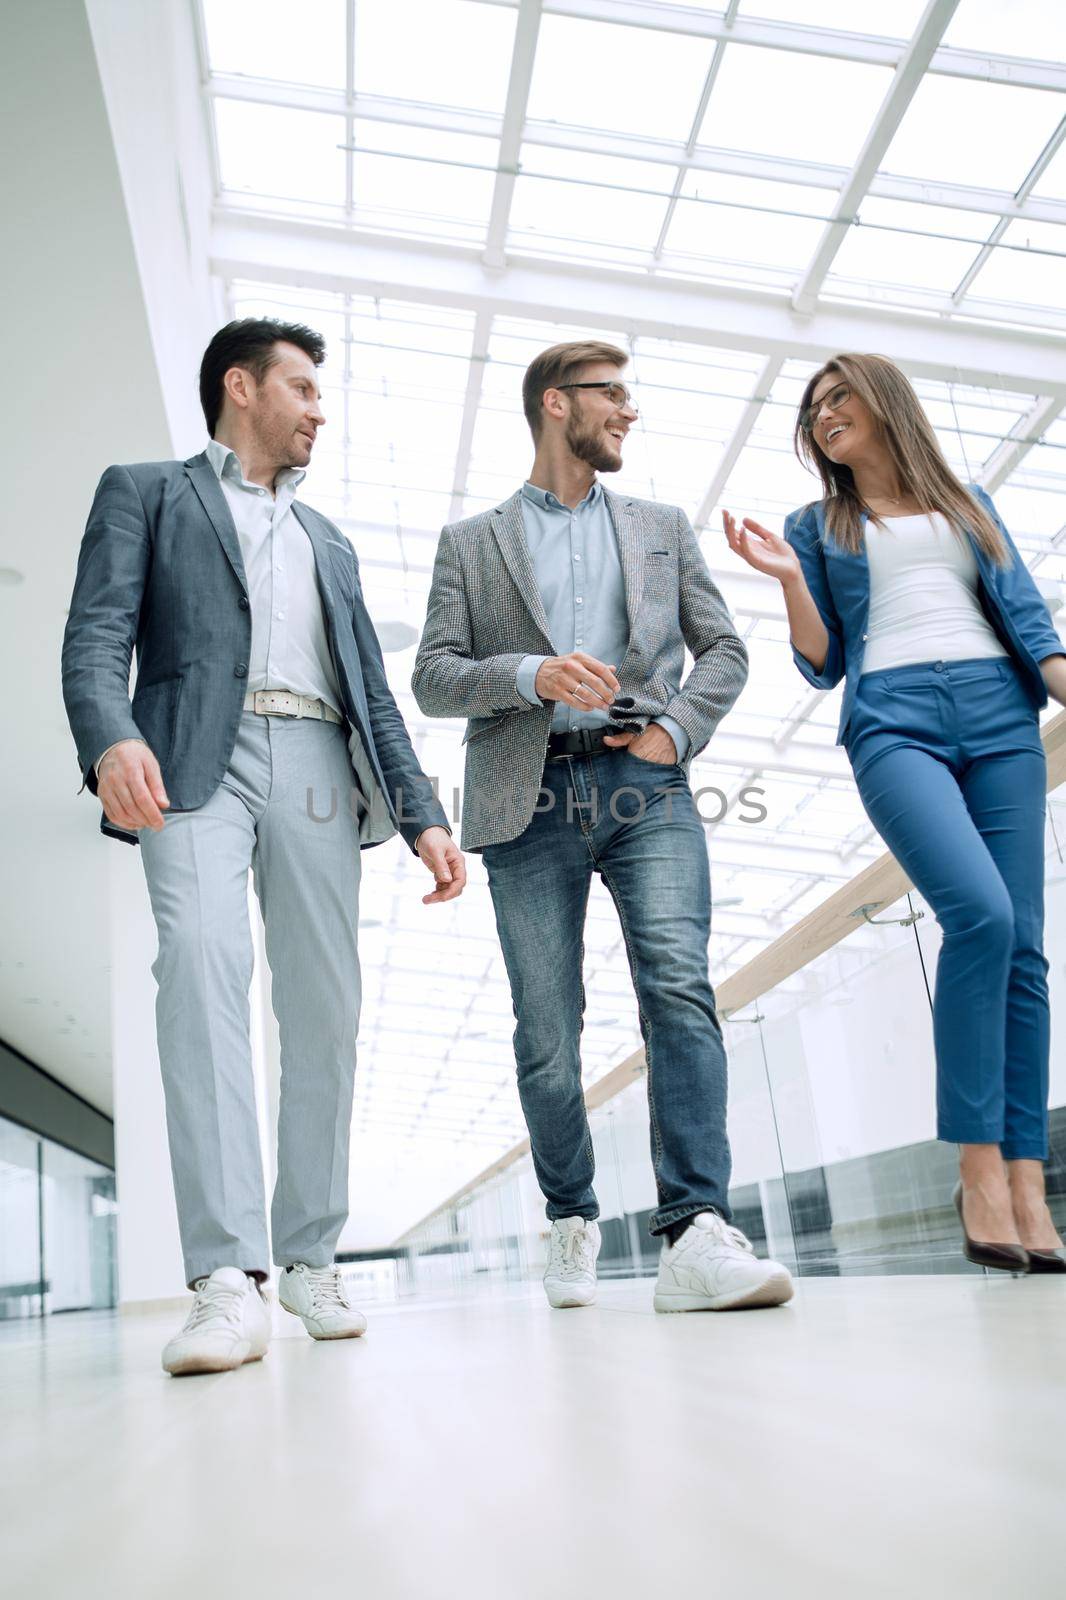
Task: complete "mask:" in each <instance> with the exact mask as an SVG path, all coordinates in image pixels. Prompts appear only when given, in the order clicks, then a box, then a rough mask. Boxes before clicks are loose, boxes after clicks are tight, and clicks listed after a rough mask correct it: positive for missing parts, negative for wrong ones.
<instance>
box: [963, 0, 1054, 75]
mask: <svg viewBox="0 0 1066 1600" xmlns="http://www.w3.org/2000/svg"><path fill="white" fill-rule="evenodd" d="M944 43H945V44H946V45H953V46H954V47H955V48H956V49H959V50H982V51H984V50H987V51H988V52H989V53H990V54H991V55H1010V56H1026V57H1029V58H1030V59H1032V60H1034V61H1056V62H1058V61H1063V60H1066V14H1064V12H1063V9H1062V5H1061V3H1060V0H1010V5H1009V6H1005V5H1004V4H1003V0H961V3H960V5H959V8H958V10H957V11H956V12H955V15H954V16H953V17H952V19H951V21H950V22H949V23H948V27H947V31H946V32H945V34H944Z"/></svg>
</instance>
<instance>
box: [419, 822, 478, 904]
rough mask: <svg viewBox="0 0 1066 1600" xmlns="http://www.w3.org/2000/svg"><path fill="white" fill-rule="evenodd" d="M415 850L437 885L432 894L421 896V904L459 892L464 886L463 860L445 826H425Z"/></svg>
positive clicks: (464, 863)
mask: <svg viewBox="0 0 1066 1600" xmlns="http://www.w3.org/2000/svg"><path fill="white" fill-rule="evenodd" d="M415 849H416V850H417V851H418V853H419V855H420V856H421V857H422V860H423V861H424V862H425V864H426V866H427V867H428V868H429V870H430V872H432V874H433V877H434V879H435V880H436V884H437V887H436V888H435V889H434V891H433V893H432V894H424V895H423V896H422V904H423V905H424V906H432V905H437V904H439V903H440V902H441V901H442V900H454V899H456V897H457V896H458V895H461V894H462V892H463V890H464V889H465V888H466V862H465V861H464V860H463V852H462V851H461V850H460V848H459V846H458V845H457V844H456V842H455V840H454V839H453V838H452V836H451V834H450V833H449V832H448V830H447V828H439V827H438V828H424V829H423V831H422V832H421V833H420V834H419V835H418V838H417V839H416V840H415Z"/></svg>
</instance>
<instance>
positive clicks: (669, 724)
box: [412, 340, 792, 1311]
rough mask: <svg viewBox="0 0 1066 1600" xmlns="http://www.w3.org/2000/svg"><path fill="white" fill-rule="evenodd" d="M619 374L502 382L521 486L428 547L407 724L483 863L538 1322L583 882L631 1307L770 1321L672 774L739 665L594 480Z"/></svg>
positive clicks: (709, 615) (686, 804) (556, 1282)
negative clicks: (598, 952) (632, 1047)
mask: <svg viewBox="0 0 1066 1600" xmlns="http://www.w3.org/2000/svg"><path fill="white" fill-rule="evenodd" d="M627 360H628V358H627V356H626V354H625V352H624V351H622V350H619V349H617V348H616V347H614V346H613V345H609V344H604V343H601V342H599V341H594V340H589V341H583V342H580V343H572V344H563V345H554V346H553V347H552V348H551V349H549V350H545V351H544V352H543V353H542V354H541V355H539V356H538V357H537V358H536V360H535V361H534V362H533V363H532V364H531V366H530V367H529V369H528V370H527V372H526V375H525V379H524V382H523V389H522V398H523V406H524V410H525V415H526V420H527V422H528V423H529V426H530V429H531V431H532V434H533V440H534V445H535V456H534V461H533V470H532V472H531V473H530V477H529V481H528V482H527V483H526V484H524V485H523V487H522V488H521V489H520V490H519V491H518V492H517V493H516V494H514V495H512V496H511V498H510V499H509V500H506V501H505V502H504V503H503V504H502V505H500V506H496V507H495V508H494V509H493V510H492V511H488V512H485V513H482V514H480V515H478V516H474V517H470V518H468V519H467V520H466V521H464V522H459V523H455V524H453V525H452V526H450V527H446V528H445V529H444V531H443V532H442V534H441V538H440V544H439V547H438V551H437V560H436V566H435V569H434V574H433V587H432V591H431V594H430V599H429V610H428V615H427V618H426V626H425V631H424V633H423V635H422V641H421V644H420V646H419V650H418V656H417V660H416V663H415V671H414V678H413V682H412V687H413V689H414V693H415V698H416V700H417V701H418V704H419V705H420V706H421V708H422V710H423V711H425V712H426V713H428V714H429V715H430V716H438V717H454V716H465V717H466V718H467V719H468V723H467V731H466V743H467V758H466V783H465V790H464V795H465V798H464V808H463V844H464V846H465V847H466V848H468V849H471V850H479V851H481V852H482V854H483V856H484V860H485V866H486V869H487V871H488V877H489V886H490V890H491V893H492V901H493V906H494V909H495V913H496V925H497V928H498V930H499V935H500V942H501V944H502V946H503V953H504V959H505V961H506V964H507V972H508V976H509V978H510V983H511V994H512V998H513V1001H514V1009H515V1016H516V1018H517V1028H516V1030H515V1036H514V1037H515V1054H516V1058H517V1065H518V1088H519V1094H520V1096H521V1100H522V1108H523V1111H524V1113H525V1117H526V1123H527V1126H528V1128H529V1135H530V1144H531V1147H532V1152H533V1163H534V1167H535V1169H536V1172H537V1177H538V1179H539V1182H540V1186H541V1189H542V1191H543V1193H544V1195H545V1198H546V1201H547V1215H548V1217H549V1219H550V1222H551V1230H550V1235H549V1242H548V1265H547V1271H546V1273H545V1279H544V1282H545V1289H546V1292H547V1296H548V1300H549V1303H550V1304H551V1305H553V1306H584V1305H589V1304H590V1303H591V1302H592V1301H593V1299H594V1298H595V1293H596V1255H597V1252H598V1250H599V1229H598V1228H597V1226H596V1221H595V1219H596V1217H597V1215H598V1214H599V1208H598V1205H597V1202H596V1196H595V1192H594V1190H593V1154H592V1141H591V1138H590V1135H589V1127H588V1120H587V1117H586V1114H585V1104H584V1099H583V1096H582V1093H581V1063H580V1056H579V1037H580V1033H581V1025H582V1014H583V1010H584V989H583V985H582V972H581V967H582V957H583V943H582V937H583V929H584V921H585V909H586V906H587V903H588V894H589V888H590V884H591V879H592V874H593V873H594V872H595V873H598V874H599V876H600V877H601V879H602V880H603V882H604V883H605V884H606V885H607V888H608V889H609V891H610V893H611V895H612V897H613V899H614V902H615V905H616V907H617V909H618V914H619V918H620V921H621V925H622V932H623V934H624V937H625V941H626V948H627V952H628V956H629V964H630V970H631V972H632V976H633V982H634V985H635V988H636V991H637V998H638V1001H639V1007H640V1022H641V1030H642V1033H643V1036H644V1044H645V1050H646V1055H647V1063H648V1100H649V1105H650V1112H651V1153H652V1164H653V1167H654V1172H655V1182H656V1190H657V1194H658V1205H657V1206H656V1208H655V1211H654V1213H653V1216H652V1221H651V1229H652V1232H653V1234H656V1235H661V1236H663V1249H662V1255H661V1259H660V1265H659V1277H658V1282H657V1284H656V1289H655V1307H656V1310H659V1311H696V1310H715V1311H717V1310H726V1309H729V1308H731V1307H734V1306H765V1305H778V1304H781V1303H782V1302H783V1301H785V1300H788V1299H789V1298H790V1297H791V1294H792V1282H791V1279H790V1277H789V1274H788V1272H787V1270H786V1269H785V1268H784V1267H782V1266H780V1265H779V1264H778V1263H777V1262H773V1261H761V1260H757V1259H756V1258H755V1256H754V1253H753V1252H752V1248H751V1245H750V1244H749V1243H748V1241H747V1240H746V1239H745V1238H744V1236H743V1234H742V1233H740V1232H739V1230H738V1229H736V1228H734V1227H732V1226H731V1223H730V1211H729V1200H728V1189H729V1173H730V1155H729V1141H728V1138H727V1134H726V1061H725V1052H724V1050H723V1047H722V1034H721V1029H720V1027H719V1023H718V1017H717V1015H716V1012H715V1003H714V994H713V992H712V990H711V986H710V983H709V982H708V977H707V940H708V937H709V934H710V875H709V871H708V862H707V846H706V841H705V837H704V833H703V828H702V824H701V822H700V819H699V816H698V814H697V811H696V807H695V803H694V801H693V797H692V793H691V790H690V788H689V783H688V776H687V772H688V764H689V762H690V761H691V759H692V757H693V756H694V755H695V754H696V753H697V752H698V751H699V750H701V749H702V748H703V746H704V745H706V743H707V741H708V740H709V739H710V737H711V735H712V733H713V732H714V730H715V728H716V727H717V725H718V723H719V722H720V720H721V718H722V717H723V716H724V715H725V713H726V712H727V711H728V710H729V708H730V707H731V706H732V704H733V702H734V701H735V700H736V698H737V695H738V694H739V693H740V690H741V688H742V687H743V684H744V681H745V678H746V676H747V656H746V652H745V650H744V646H743V643H742V642H741V640H740V639H739V638H738V636H737V634H736V631H735V629H734V628H733V624H732V621H731V619H730V616H729V612H728V610H727V609H726V606H725V603H724V602H723V600H722V597H721V595H720V594H719V592H718V590H717V588H716V587H715V585H714V583H713V582H712V580H711V577H710V574H709V572H708V571H707V567H706V564H705V563H704V560H703V557H702V556H701V554H700V550H699V546H698V544H697V542H696V538H695V535H694V534H693V531H692V529H691V527H690V526H689V523H688V520H687V518H686V517H685V515H684V513H683V512H682V511H680V510H678V509H677V507H675V506H664V505H658V504H655V503H654V502H651V501H642V500H634V499H631V498H629V497H627V496H623V495H616V494H612V493H610V492H609V491H608V490H606V489H604V488H603V486H602V484H601V483H600V482H599V479H598V478H597V473H599V472H617V471H618V469H619V468H620V467H621V465H622V445H623V441H624V439H625V436H626V433H627V432H628V430H629V428H630V426H631V425H632V423H633V421H634V419H635V417H636V415H637V410H636V406H635V404H634V403H633V400H632V396H631V395H630V393H629V391H628V389H627V388H626V386H625V384H624V383H623V382H622V381H621V372H622V369H623V368H624V367H625V366H626V364H627ZM686 645H687V647H688V649H689V650H690V651H691V653H692V656H693V658H694V664H693V666H692V669H691V671H690V672H689V674H688V676H687V677H686V678H685V679H684V681H682V675H683V670H684V663H685V647H686Z"/></svg>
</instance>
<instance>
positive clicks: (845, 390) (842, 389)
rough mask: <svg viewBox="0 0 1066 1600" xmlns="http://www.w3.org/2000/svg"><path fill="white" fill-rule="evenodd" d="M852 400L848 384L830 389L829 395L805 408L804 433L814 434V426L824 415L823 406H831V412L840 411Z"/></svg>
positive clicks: (802, 416) (803, 415)
mask: <svg viewBox="0 0 1066 1600" xmlns="http://www.w3.org/2000/svg"><path fill="white" fill-rule="evenodd" d="M850 399H851V388H850V386H849V385H848V384H846V383H838V384H837V386H836V388H835V389H830V391H829V393H828V394H823V396H822V398H821V399H820V400H815V401H813V402H812V404H811V405H809V406H805V407H804V409H803V410H802V411H801V412H800V427H801V428H802V429H803V431H804V433H813V432H814V425H815V423H816V422H817V421H818V418H819V417H820V416H821V414H822V407H823V406H825V405H827V406H829V408H830V410H831V411H839V410H840V408H841V406H843V405H847V403H848V401H849V400H850Z"/></svg>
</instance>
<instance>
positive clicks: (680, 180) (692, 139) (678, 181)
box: [652, 0, 740, 261]
mask: <svg viewBox="0 0 1066 1600" xmlns="http://www.w3.org/2000/svg"><path fill="white" fill-rule="evenodd" d="M739 7H740V0H729V4H728V5H727V6H726V10H725V21H726V22H727V23H731V22H732V21H733V20H734V18H735V17H736V14H737V11H738V9H739ZM725 46H726V41H725V40H724V39H719V40H718V43H717V44H716V45H715V47H714V55H713V56H712V57H711V64H710V66H709V67H708V68H707V76H706V78H704V80H703V90H702V92H701V94H700V98H699V104H698V105H697V107H696V115H695V116H694V117H693V119H692V128H691V131H690V132H689V136H688V141H687V143H686V145H685V157H686V160H687V159H690V158H691V156H692V153H693V151H694V150H695V148H696V143H697V141H698V139H699V136H700V129H701V128H702V127H703V119H704V117H705V116H706V115H707V107H708V105H709V104H710V99H711V93H712V91H713V89H714V86H715V84H716V83H717V81H718V74H719V72H720V71H721V70H722V62H723V60H724V59H725ZM687 171H688V168H687V167H685V166H680V167H678V169H677V174H676V176H675V178H674V187H673V192H672V194H671V195H670V201H669V204H668V205H667V207H666V215H665V216H664V217H663V223H662V227H661V228H660V229H659V237H658V239H657V240H656V242H655V249H654V250H653V251H652V255H653V256H654V257H655V259H656V261H659V260H660V259H661V258H662V253H663V251H664V250H665V248H666V236H667V234H668V233H669V232H670V224H671V223H672V222H673V220H674V213H675V211H676V210H677V202H678V201H679V200H680V198H681V191H682V189H683V188H684V187H685V174H686V172H687Z"/></svg>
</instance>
